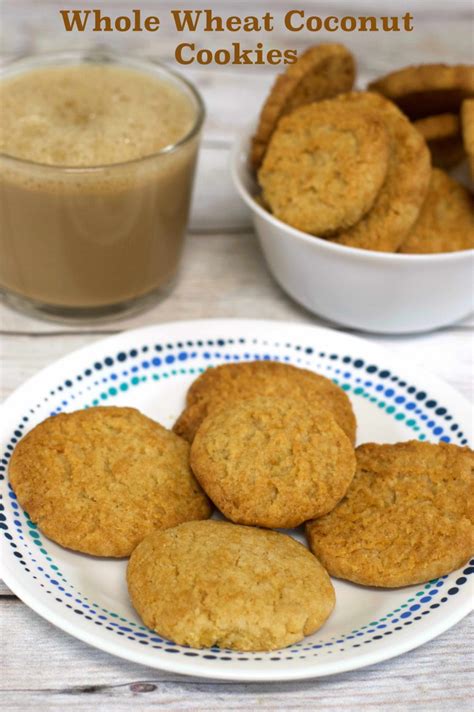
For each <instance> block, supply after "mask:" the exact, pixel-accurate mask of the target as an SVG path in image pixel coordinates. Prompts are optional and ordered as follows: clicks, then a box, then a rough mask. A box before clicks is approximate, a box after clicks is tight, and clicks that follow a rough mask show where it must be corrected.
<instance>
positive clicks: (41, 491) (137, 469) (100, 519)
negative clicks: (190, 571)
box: [9, 407, 211, 557]
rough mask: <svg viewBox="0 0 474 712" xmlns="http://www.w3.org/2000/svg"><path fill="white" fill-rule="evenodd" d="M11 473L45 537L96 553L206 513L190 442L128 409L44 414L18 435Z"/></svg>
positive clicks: (115, 552)
mask: <svg viewBox="0 0 474 712" xmlns="http://www.w3.org/2000/svg"><path fill="white" fill-rule="evenodd" d="M9 476H10V481H11V484H12V487H13V489H14V490H15V492H16V495H17V497H18V500H19V502H20V504H21V506H22V507H24V509H25V510H26V511H27V512H28V513H29V515H30V517H31V520H32V521H33V522H35V523H36V524H38V526H39V528H40V529H41V530H42V531H43V532H44V534H45V535H46V536H48V537H49V538H50V539H52V540H53V541H55V542H57V543H58V544H61V545H62V546H65V547H67V548H69V549H73V550H75V551H81V552H84V553H86V554H93V555H95V556H112V557H122V556H128V555H129V554H130V553H131V552H132V551H133V549H134V548H135V546H136V545H137V544H138V543H139V542H140V541H141V540H142V539H143V538H144V537H145V536H146V535H147V534H149V533H150V532H151V531H153V530H154V529H163V528H166V527H172V526H175V525H176V524H179V523H181V522H185V521H188V520H193V519H206V518H207V517H210V515H211V506H210V503H209V500H208V499H207V497H206V496H205V494H204V493H203V491H202V490H201V488H200V486H199V484H198V483H197V481H196V480H195V478H194V476H193V474H192V472H191V470H190V467H189V445H188V443H187V442H185V441H184V440H183V439H182V438H179V437H178V436H177V435H175V434H174V433H172V432H171V431H169V430H166V428H164V427H162V426H161V425H159V424H158V423H155V422H154V421H153V420H150V418H147V417H145V416H144V415H142V414H141V413H140V412H139V411H138V410H135V409H134V408H114V407H108V408H89V409H87V410H80V411H75V412H73V413H61V414H59V415H55V416H53V417H51V418H48V419H47V420H45V421H43V422H42V423H40V424H39V425H37V426H36V427H35V428H34V429H33V430H32V431H31V432H29V433H28V434H27V435H26V436H25V437H24V438H23V439H22V440H20V442H19V443H18V445H17V446H16V448H15V451H14V453H13V457H12V460H11V464H10V469H9Z"/></svg>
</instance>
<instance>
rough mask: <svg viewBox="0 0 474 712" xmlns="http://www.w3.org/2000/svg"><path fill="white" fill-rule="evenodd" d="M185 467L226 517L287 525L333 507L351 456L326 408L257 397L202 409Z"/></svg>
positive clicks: (343, 485)
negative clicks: (213, 410)
mask: <svg viewBox="0 0 474 712" xmlns="http://www.w3.org/2000/svg"><path fill="white" fill-rule="evenodd" d="M191 467H192V470H193V472H194V474H195V475H196V478H197V479H198V481H199V482H200V484H201V485H202V487H203V488H204V490H205V491H206V492H207V494H208V495H209V497H210V498H211V499H212V501H213V502H214V504H216V506H217V507H218V508H219V509H220V510H221V512H222V513H223V514H224V516H226V517H227V518H228V519H231V520H232V521H233V522H237V523H239V524H250V525H254V526H261V527H267V528H280V527H281V528H292V527H297V526H299V525H300V524H302V523H303V522H305V521H307V520H308V519H312V518H315V517H320V516H322V515H323V514H326V513H327V512H330V511H331V509H333V508H334V507H335V505H336V504H337V502H339V500H340V499H341V498H342V497H343V496H344V494H345V492H346V491H347V488H348V487H349V484H350V482H351V480H352V478H353V476H354V471H355V456H354V448H353V447H352V445H351V443H350V442H349V439H348V438H347V436H346V435H345V434H344V433H343V431H342V430H341V428H340V427H339V425H338V424H337V423H336V421H335V420H334V418H333V416H332V415H331V414H330V413H329V412H328V411H325V410H323V409H321V408H315V407H314V406H313V407H311V406H308V404H307V403H305V402H304V401H302V400H293V399H291V398H269V397H259V398H254V399H252V400H245V401H238V402H234V403H231V404H230V405H229V407H228V408H226V409H224V410H219V411H218V412H217V413H213V414H212V415H208V417H207V418H206V419H205V420H204V422H203V423H202V425H201V427H200V428H199V430H198V432H197V434H196V437H195V438H194V441H193V444H192V446H191Z"/></svg>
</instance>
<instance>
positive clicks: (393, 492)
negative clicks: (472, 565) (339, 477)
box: [306, 440, 474, 588]
mask: <svg viewBox="0 0 474 712" xmlns="http://www.w3.org/2000/svg"><path fill="white" fill-rule="evenodd" d="M356 456H357V472H356V475H355V477H354V479H353V481H352V484H351V486H350V487H349V490H348V491H347V494H346V496H345V497H344V499H343V500H342V501H341V502H340V504H339V505H338V506H337V507H336V508H335V509H334V510H333V511H332V512H331V513H330V514H328V515H327V516H325V517H322V518H321V519H317V520H316V521H314V522H309V523H308V524H307V525H306V533H307V537H308V541H309V544H310V547H311V550H312V551H313V552H314V553H315V554H316V556H317V557H318V558H319V560H320V561H321V563H322V564H323V566H325V567H326V568H327V570H328V571H329V573H330V574H331V575H332V576H337V577H338V578H342V579H348V580H349V581H354V582H355V583H359V584H364V585H366V586H382V587H388V588H394V587H397V586H410V585H412V584H417V583H423V582H424V581H429V580H431V579H433V578H436V577H438V576H444V574H448V573H449V572H450V571H453V570H455V569H457V568H458V567H459V566H461V565H462V564H463V563H464V562H465V561H466V560H467V559H468V558H469V556H470V555H471V553H472V551H473V548H474V476H473V475H474V472H473V468H474V453H473V452H472V450H469V448H466V447H464V448H461V447H457V446H456V445H447V444H446V443H440V444H439V445H435V444H432V443H421V442H419V441H415V440H413V441H410V442H405V443H398V444H397V445H375V444H372V443H368V444H365V445H361V446H360V447H359V448H357V450H356Z"/></svg>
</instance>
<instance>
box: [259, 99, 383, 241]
mask: <svg viewBox="0 0 474 712" xmlns="http://www.w3.org/2000/svg"><path fill="white" fill-rule="evenodd" d="M389 155H390V140H389V135H388V132H387V129H386V128H385V124H384V120H383V117H379V116H378V114H377V113H376V112H375V111H372V110H371V109H370V108H363V107H362V108H360V110H359V111H353V110H352V108H351V107H350V106H348V105H347V104H345V103H342V102H338V101H337V100H335V99H328V100H326V101H320V102H316V103H313V104H308V105H307V106H302V107H300V108H299V109H296V110H295V111H293V112H292V113H291V114H289V115H288V116H285V117H283V118H282V119H281V120H280V122H279V123H278V126H277V128H276V129H275V131H274V133H273V135H272V137H271V139H270V143H269V145H268V148H267V152H266V154H265V158H264V160H263V163H262V166H261V168H260V170H259V171H258V182H259V184H260V186H261V188H262V190H263V198H264V200H265V202H266V203H268V205H269V206H270V208H271V211H272V213H273V215H275V216H276V217H277V218H279V219H280V220H283V222H285V223H287V224H288V225H291V226H292V227H295V228H297V229H298V230H303V231H304V232H309V233H311V234H313V235H319V236H325V235H331V234H334V233H335V232H336V231H337V230H342V229H345V228H348V227H350V226H351V225H354V223H356V222H358V220H360V219H361V218H362V216H363V215H365V214H366V213H367V211H368V210H369V209H370V208H371V207H372V205H373V203H374V200H375V199H376V197H377V194H378V192H379V190H380V188H381V186H382V183H383V181H384V179H385V176H386V173H387V167H388V163H389Z"/></svg>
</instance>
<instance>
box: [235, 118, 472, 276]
mask: <svg viewBox="0 0 474 712" xmlns="http://www.w3.org/2000/svg"><path fill="white" fill-rule="evenodd" d="M256 124H257V119H253V120H252V121H250V122H248V123H247V124H246V125H245V127H244V128H242V129H241V130H240V131H239V132H238V133H237V135H236V137H235V139H234V141H233V143H232V148H231V157H230V170H231V176H232V180H233V183H234V186H235V188H236V189H237V192H238V193H239V195H240V196H241V198H242V199H243V200H244V202H245V203H246V205H248V207H249V208H250V209H251V210H252V212H254V213H256V214H257V215H259V217H261V218H263V220H265V221H266V222H268V223H270V225H272V226H273V227H275V228H276V229H278V230H279V231H280V232H282V231H283V232H285V233H286V234H288V235H291V236H292V237H293V238H295V239H297V240H299V241H300V242H303V243H306V244H308V245H312V246H313V247H317V248H318V249H321V250H327V251H328V252H333V253H334V255H335V256H336V255H337V254H339V255H340V256H341V257H343V256H344V255H346V257H348V258H350V257H351V256H352V257H353V258H355V259H357V260H368V261H370V262H375V263H382V264H387V263H396V264H406V265H409V264H416V265H419V266H420V265H423V264H424V263H426V264H440V263H445V262H457V261H458V262H459V261H462V260H464V259H468V258H471V259H472V258H474V248H469V249H467V250H456V251H454V252H434V253H427V254H425V253H422V254H401V253H399V252H379V251H377V250H366V249H362V248H361V247H350V246H348V245H339V244H338V243H336V242H330V241H329V240H325V239H324V238H322V237H318V236H317V235H310V234H308V233H306V232H303V231H302V230H298V229H297V228H294V227H292V226H291V225H288V224H287V223H285V222H283V221H282V220H280V219H279V218H276V217H275V216H274V215H272V214H271V213H269V212H268V211H267V210H265V208H263V207H262V206H261V205H259V204H258V203H257V201H256V200H255V198H254V196H253V195H252V194H251V193H250V191H249V190H248V189H247V187H246V186H245V185H244V183H243V181H242V179H241V176H240V169H241V168H243V170H244V171H245V172H246V174H247V175H248V177H249V178H250V179H252V180H254V178H253V176H252V175H251V173H250V168H249V165H248V161H247V162H245V161H244V160H243V156H245V157H247V156H248V146H247V144H248V142H249V140H250V137H251V135H252V134H253V132H254V130H255V127H256Z"/></svg>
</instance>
